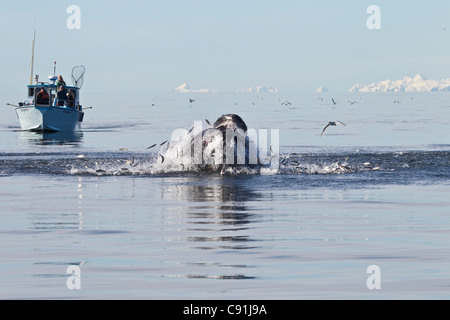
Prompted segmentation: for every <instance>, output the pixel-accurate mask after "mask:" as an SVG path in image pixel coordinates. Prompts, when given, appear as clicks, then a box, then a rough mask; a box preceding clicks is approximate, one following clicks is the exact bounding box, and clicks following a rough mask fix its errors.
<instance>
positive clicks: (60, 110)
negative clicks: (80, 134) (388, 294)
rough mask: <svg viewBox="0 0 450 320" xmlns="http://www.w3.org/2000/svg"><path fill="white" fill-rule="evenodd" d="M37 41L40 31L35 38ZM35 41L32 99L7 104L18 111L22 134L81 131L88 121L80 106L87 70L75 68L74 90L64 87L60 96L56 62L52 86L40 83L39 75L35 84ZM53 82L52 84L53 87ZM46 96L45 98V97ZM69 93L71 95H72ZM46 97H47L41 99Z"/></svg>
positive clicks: (73, 69)
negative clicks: (30, 132) (82, 124)
mask: <svg viewBox="0 0 450 320" xmlns="http://www.w3.org/2000/svg"><path fill="white" fill-rule="evenodd" d="M35 37H36V31H35V33H34V38H35ZM33 64H34V39H33V47H32V57H31V74H30V84H29V85H28V99H26V100H24V101H23V102H19V103H18V104H17V105H14V104H10V103H7V105H10V106H14V107H15V108H16V114H17V117H18V118H19V122H20V126H21V129H22V130H26V131H37V132H73V131H76V130H79V129H80V128H81V122H82V121H83V118H84V112H83V107H82V105H81V104H80V89H81V87H82V85H83V81H84V72H85V68H84V66H75V67H73V68H72V84H73V86H67V85H66V86H64V89H65V91H64V92H61V93H60V94H59V93H58V92H57V89H59V87H60V85H59V84H58V83H56V84H55V81H56V80H58V77H56V74H55V73H56V61H55V63H54V68H53V75H52V76H49V77H48V79H49V82H41V81H39V75H35V77H34V79H35V81H34V84H33ZM50 82H51V83H50ZM44 93H45V94H44ZM67 93H70V95H68V94H67ZM41 94H44V95H41Z"/></svg>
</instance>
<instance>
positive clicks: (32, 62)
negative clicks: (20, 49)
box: [30, 21, 36, 86]
mask: <svg viewBox="0 0 450 320" xmlns="http://www.w3.org/2000/svg"><path fill="white" fill-rule="evenodd" d="M35 40H36V21H35V27H34V35H33V46H32V49H31V74H30V86H31V85H32V84H33V67H34V42H35Z"/></svg>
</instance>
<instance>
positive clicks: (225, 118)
mask: <svg viewBox="0 0 450 320" xmlns="http://www.w3.org/2000/svg"><path fill="white" fill-rule="evenodd" d="M206 122H207V123H208V127H207V128H206V129H204V128H203V125H202V122H201V121H197V122H194V126H193V127H192V128H191V129H190V130H186V129H179V130H175V131H174V133H173V134H172V138H171V139H170V141H169V142H167V143H166V144H165V145H164V146H163V147H162V148H161V150H160V151H159V153H158V159H157V163H158V164H160V165H163V166H165V168H166V169H168V170H170V169H173V170H176V171H179V170H180V169H181V170H182V171H210V172H220V173H221V174H223V173H224V172H225V171H227V170H228V171H230V170H234V171H238V172H243V171H246V170H252V169H257V168H259V167H260V166H261V165H266V164H267V163H266V162H267V159H263V161H261V159H260V157H259V150H258V148H257V146H256V143H255V140H256V139H255V138H256V137H255V135H256V134H253V133H254V132H255V131H254V130H248V128H247V125H246V123H245V122H244V120H242V118H241V117H240V116H238V115H236V114H224V115H222V116H220V117H219V118H218V119H217V120H216V121H215V122H214V124H213V125H211V123H210V122H209V121H207V120H206ZM250 131H251V132H250ZM266 151H267V150H266ZM271 152H272V149H271ZM277 159H278V158H277ZM277 168H278V167H277Z"/></svg>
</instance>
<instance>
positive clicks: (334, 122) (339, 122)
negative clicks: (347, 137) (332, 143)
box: [320, 120, 347, 136]
mask: <svg viewBox="0 0 450 320" xmlns="http://www.w3.org/2000/svg"><path fill="white" fill-rule="evenodd" d="M337 124H342V125H343V126H347V125H346V124H345V123H343V122H341V121H337V120H335V121H330V122H328V123H327V125H326V126H325V128H323V130H322V133H321V134H320V136H323V133H324V132H325V130H326V129H327V128H328V127H329V126H336V125H337Z"/></svg>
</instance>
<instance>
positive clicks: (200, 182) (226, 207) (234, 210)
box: [161, 177, 261, 279]
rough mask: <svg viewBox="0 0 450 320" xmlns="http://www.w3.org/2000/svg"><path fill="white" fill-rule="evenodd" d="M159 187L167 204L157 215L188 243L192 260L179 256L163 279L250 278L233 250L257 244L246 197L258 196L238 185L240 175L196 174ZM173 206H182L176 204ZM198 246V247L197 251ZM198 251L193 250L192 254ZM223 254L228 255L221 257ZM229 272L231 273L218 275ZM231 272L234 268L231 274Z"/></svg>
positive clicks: (251, 209) (255, 218)
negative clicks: (173, 270) (177, 270)
mask: <svg viewBox="0 0 450 320" xmlns="http://www.w3.org/2000/svg"><path fill="white" fill-rule="evenodd" d="M165 182H166V183H164V184H163V187H162V189H161V198H162V199H164V200H168V201H170V203H172V204H173V205H170V206H166V207H165V209H164V212H163V216H164V217H165V218H166V221H165V224H166V225H167V227H168V229H171V227H173V226H174V227H176V238H177V239H169V241H172V240H178V241H184V242H186V243H192V244H193V246H190V248H189V250H193V251H194V252H193V253H192V258H193V259H194V260H195V261H194V262H192V261H191V262H190V261H189V259H186V257H184V258H183V259H182V261H178V262H177V264H179V265H183V266H184V267H185V268H183V272H182V273H181V274H180V273H178V274H167V275H164V276H165V277H183V278H194V279H199V278H203V279H253V278H255V277H254V276H251V275H247V274H243V273H242V270H243V269H246V270H247V269H249V268H252V266H249V265H247V264H246V263H245V262H244V261H232V260H231V261H230V260H229V258H230V257H232V258H230V259H235V257H236V253H239V252H240V253H244V251H245V252H247V251H252V250H254V249H257V248H258V245H257V243H258V239H256V238H254V236H251V234H252V233H253V232H251V228H252V227H253V226H252V224H254V223H255V222H258V221H259V220H260V217H259V215H258V214H257V212H256V209H255V208H254V207H252V201H255V199H256V200H257V199H258V198H260V197H261V195H260V194H259V193H257V192H255V191H254V190H252V189H251V188H248V187H246V186H244V185H242V184H241V183H240V179H238V178H237V179H233V178H230V179H227V178H223V177H198V178H192V177H189V178H184V179H183V178H181V179H180V178H178V179H175V180H172V179H167V180H166V181H165ZM178 204H182V205H183V206H182V207H180V206H178ZM198 250H200V251H198ZM196 251H197V252H198V253H199V254H196V253H195V252H196ZM227 257H228V258H227ZM225 270H230V272H231V273H232V274H224V273H225ZM236 270H240V272H238V273H236Z"/></svg>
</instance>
